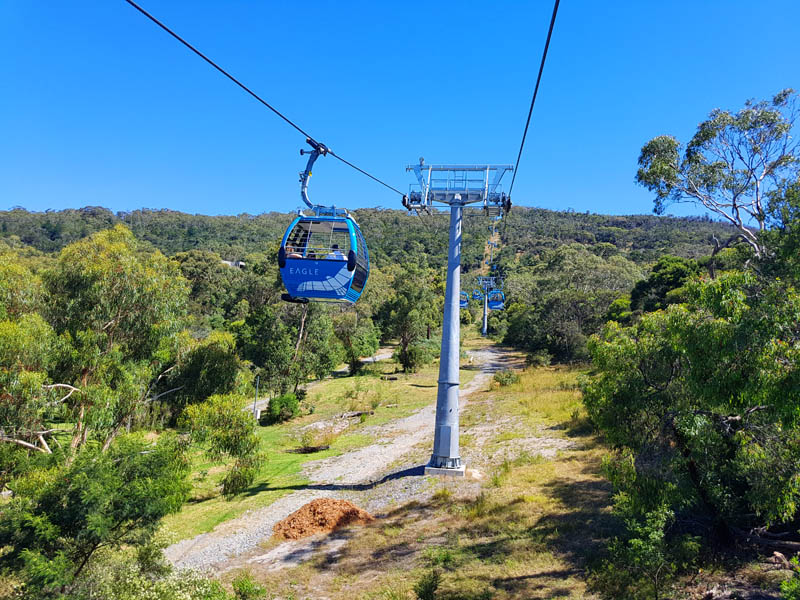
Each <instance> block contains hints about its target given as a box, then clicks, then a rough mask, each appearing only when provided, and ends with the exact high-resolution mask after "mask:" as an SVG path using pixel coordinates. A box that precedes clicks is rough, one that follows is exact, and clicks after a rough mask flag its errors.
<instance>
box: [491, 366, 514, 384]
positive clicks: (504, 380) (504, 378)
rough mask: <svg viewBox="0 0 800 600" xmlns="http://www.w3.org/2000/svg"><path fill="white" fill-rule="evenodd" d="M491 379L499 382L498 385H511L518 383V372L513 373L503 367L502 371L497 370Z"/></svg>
mask: <svg viewBox="0 0 800 600" xmlns="http://www.w3.org/2000/svg"><path fill="white" fill-rule="evenodd" d="M493 379H494V380H495V381H496V382H497V383H499V384H500V385H503V386H505V385H512V384H514V383H519V373H515V372H514V371H511V370H509V369H505V370H503V371H498V372H497V373H495V374H494V377H493Z"/></svg>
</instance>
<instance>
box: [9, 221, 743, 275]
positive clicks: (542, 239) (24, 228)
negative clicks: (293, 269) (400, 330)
mask: <svg viewBox="0 0 800 600" xmlns="http://www.w3.org/2000/svg"><path fill="white" fill-rule="evenodd" d="M353 214H354V215H355V217H356V220H357V221H358V222H359V225H360V226H361V228H362V230H363V231H364V234H365V236H366V237H367V240H368V242H369V249H370V254H371V256H372V259H373V260H374V261H375V263H376V264H377V265H378V266H379V267H384V266H386V265H387V264H388V263H390V262H403V261H408V260H413V261H415V262H416V261H419V260H427V261H428V263H429V264H430V266H436V267H439V266H443V265H444V261H445V260H446V256H447V223H448V218H449V217H448V215H447V214H446V213H443V212H437V213H435V214H433V215H430V216H423V217H417V216H415V215H413V214H409V213H407V212H406V211H404V210H389V209H383V210H382V209H359V210H356V211H354V212H353ZM467 215H469V216H468V218H467V220H466V225H465V227H464V241H463V254H464V256H463V259H462V260H463V266H464V270H465V271H469V270H472V269H476V268H478V267H479V266H480V257H481V256H482V255H483V246H484V244H485V242H486V239H487V238H488V235H489V233H488V228H489V225H490V223H491V222H490V220H489V219H487V218H485V217H483V216H482V213H480V212H479V211H477V210H476V211H475V212H472V211H468V212H467ZM290 222H291V215H289V214H282V213H265V214H261V215H239V216H216V217H212V216H206V215H190V214H186V213H181V212H176V211H171V210H150V209H141V210H134V211H131V212H120V213H116V214H114V213H112V212H111V211H109V210H107V209H105V208H101V207H92V206H89V207H85V208H81V209H77V210H73V209H68V210H61V211H48V212H44V213H36V212H29V211H26V210H24V209H22V208H15V209H12V210H8V211H0V239H7V238H13V237H16V238H19V240H20V241H21V242H22V243H23V244H25V245H28V246H33V247H34V248H36V249H37V250H41V251H42V252H55V251H58V250H61V249H62V248H63V247H64V246H65V245H67V244H69V243H71V242H74V241H77V240H79V239H82V238H84V237H86V236H87V235H90V234H92V233H95V232H97V231H100V230H102V229H107V228H109V227H112V226H113V225H116V224H123V225H125V226H126V227H128V228H129V229H130V230H131V231H132V232H133V233H134V235H135V236H136V237H137V238H139V239H141V240H146V241H148V242H150V243H151V244H153V246H154V247H156V248H158V249H159V250H161V252H163V253H164V254H166V255H167V256H172V255H174V254H176V253H178V252H186V251H188V250H206V251H210V252H216V253H217V254H219V255H220V256H221V257H222V258H224V259H226V260H242V259H245V257H246V256H247V255H248V254H253V253H269V252H274V251H276V249H277V245H278V242H279V241H280V238H281V236H282V235H283V231H284V230H285V228H286V226H287V225H288V224H289V223H290ZM501 231H502V234H503V237H502V239H503V244H504V249H503V253H504V256H505V255H506V254H507V255H509V256H510V257H517V256H520V258H521V259H523V260H525V259H524V256H525V255H535V254H537V253H539V252H541V251H542V250H545V249H552V248H556V247H558V246H561V245H564V244H569V243H573V242H574V243H579V244H584V245H586V246H589V247H591V246H595V245H598V244H612V245H613V246H614V248H615V249H616V250H615V251H616V252H622V253H623V254H625V256H626V257H627V258H629V259H630V260H632V261H634V262H637V263H647V262H654V261H655V260H656V259H657V258H658V257H659V256H660V255H662V254H665V253H666V254H675V255H677V256H683V257H686V258H697V257H700V256H704V255H706V254H709V253H710V251H711V248H712V245H713V242H712V238H713V236H717V237H728V236H730V235H731V233H732V232H733V229H732V228H731V227H730V226H729V225H726V224H723V223H719V222H713V221H711V220H710V219H708V218H697V217H693V218H691V217H690V218H673V217H658V216H654V215H630V216H609V215H600V214H584V213H574V212H556V211H550V210H544V209H538V208H529V207H524V206H519V207H514V209H513V210H512V212H511V213H510V215H509V217H508V219H507V221H506V222H505V223H504V224H503V226H502V228H501ZM600 248H601V249H600V250H599V252H608V247H607V246H601V247H600ZM602 248H606V250H602ZM422 256H425V257H427V258H425V259H423V258H422Z"/></svg>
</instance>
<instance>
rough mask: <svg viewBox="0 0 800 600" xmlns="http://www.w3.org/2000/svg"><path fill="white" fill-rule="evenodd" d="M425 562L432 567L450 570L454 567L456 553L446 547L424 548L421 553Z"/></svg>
mask: <svg viewBox="0 0 800 600" xmlns="http://www.w3.org/2000/svg"><path fill="white" fill-rule="evenodd" d="M422 554H423V556H424V557H425V560H426V561H428V564H430V565H431V566H432V567H444V568H445V569H452V568H454V567H455V566H456V562H457V560H456V553H455V551H454V550H453V549H452V548H447V547H446V546H433V547H428V548H425V551H424V552H423V553H422Z"/></svg>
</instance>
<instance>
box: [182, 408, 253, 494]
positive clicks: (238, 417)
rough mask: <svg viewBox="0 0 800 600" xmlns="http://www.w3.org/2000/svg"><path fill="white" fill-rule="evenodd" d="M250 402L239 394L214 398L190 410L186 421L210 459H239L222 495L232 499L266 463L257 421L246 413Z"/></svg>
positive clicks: (226, 479)
mask: <svg viewBox="0 0 800 600" xmlns="http://www.w3.org/2000/svg"><path fill="white" fill-rule="evenodd" d="M247 401H248V399H247V398H245V397H243V396H237V395H235V394H227V395H216V396H211V397H210V398H209V399H208V400H206V401H205V402H203V403H202V404H194V405H191V406H189V407H188V408H187V409H186V411H185V413H184V416H183V418H182V422H183V425H184V426H186V427H187V428H188V429H189V430H190V433H191V437H192V439H193V440H194V441H196V442H198V443H200V444H202V445H203V446H204V447H205V449H206V454H207V455H208V456H209V458H211V459H213V460H221V459H223V458H228V457H230V458H234V459H235V462H234V464H233V466H232V467H231V470H230V471H229V472H228V474H227V476H226V477H225V480H224V481H223V489H222V492H223V494H224V495H225V496H229V497H230V496H234V495H235V494H238V493H240V492H242V491H244V490H245V489H247V488H248V487H249V486H250V485H251V484H252V483H253V481H254V480H255V477H256V474H257V473H258V467H259V466H260V464H261V460H262V457H261V455H260V453H259V447H260V441H259V439H258V436H257V435H256V433H255V427H256V421H255V419H254V418H253V415H252V414H251V413H249V412H247V411H244V410H242V408H243V407H244V405H245V404H246V403H247Z"/></svg>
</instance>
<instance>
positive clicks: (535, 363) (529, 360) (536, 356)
mask: <svg viewBox="0 0 800 600" xmlns="http://www.w3.org/2000/svg"><path fill="white" fill-rule="evenodd" d="M552 361H553V355H552V354H550V353H549V352H548V351H547V350H537V351H536V352H531V353H530V354H528V355H527V356H526V357H525V365H526V366H528V367H549V366H550V363H551V362H552Z"/></svg>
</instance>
